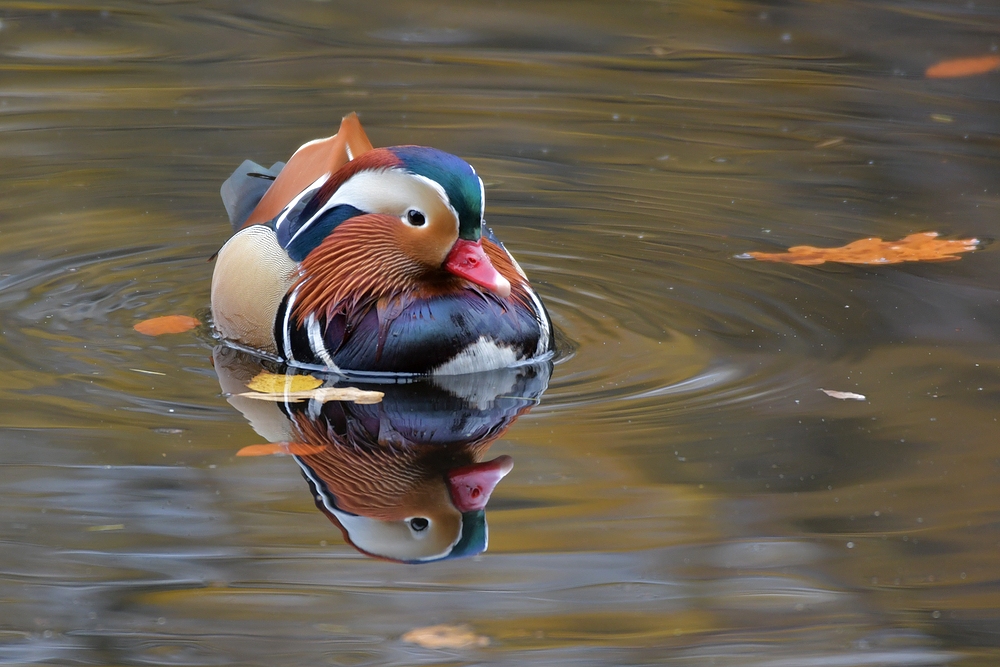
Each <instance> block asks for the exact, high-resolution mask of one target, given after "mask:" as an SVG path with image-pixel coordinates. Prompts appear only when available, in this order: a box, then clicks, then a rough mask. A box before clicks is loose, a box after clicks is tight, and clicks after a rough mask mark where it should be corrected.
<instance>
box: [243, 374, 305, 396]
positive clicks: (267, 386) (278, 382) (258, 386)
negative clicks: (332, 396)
mask: <svg viewBox="0 0 1000 667" xmlns="http://www.w3.org/2000/svg"><path fill="white" fill-rule="evenodd" d="M322 384H323V381H322V380H320V379H319V378H316V377H313V376H312V375H278V374H277V373H268V372H267V371H263V372H261V373H259V374H258V375H257V376H256V377H255V378H254V379H252V380H250V382H249V384H247V389H253V390H254V391H262V392H265V393H270V394H274V393H278V392H296V391H309V390H310V389H315V388H316V387H319V386H320V385H322Z"/></svg>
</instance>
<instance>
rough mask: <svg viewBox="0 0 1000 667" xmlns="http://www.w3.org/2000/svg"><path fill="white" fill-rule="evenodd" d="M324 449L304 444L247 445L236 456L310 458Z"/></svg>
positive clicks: (272, 443) (271, 443)
mask: <svg viewBox="0 0 1000 667" xmlns="http://www.w3.org/2000/svg"><path fill="white" fill-rule="evenodd" d="M324 449H326V447H321V446H319V445H310V444H309V443H306V442H270V443H267V444H264V445H247V446H246V447H244V448H243V449H241V450H240V451H238V452H236V456H273V455H275V454H294V455H295V456H312V455H314V454H319V453H320V452H322V451H323V450H324Z"/></svg>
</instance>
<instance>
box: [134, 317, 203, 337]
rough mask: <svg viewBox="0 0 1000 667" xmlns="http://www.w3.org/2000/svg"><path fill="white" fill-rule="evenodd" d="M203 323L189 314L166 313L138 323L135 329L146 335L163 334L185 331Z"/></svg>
mask: <svg viewBox="0 0 1000 667" xmlns="http://www.w3.org/2000/svg"><path fill="white" fill-rule="evenodd" d="M199 324H201V322H199V321H198V320H197V319H195V318H194V317H189V316H187V315H164V316H163V317H153V318H151V319H148V320H143V321H142V322H139V323H138V324H136V325H135V326H134V327H132V328H133V329H135V330H136V331H138V332H139V333H141V334H144V335H146V336H162V335H163V334H175V333H184V332H185V331H190V330H191V329H194V328H195V327H196V326H198V325H199Z"/></svg>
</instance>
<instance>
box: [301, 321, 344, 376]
mask: <svg viewBox="0 0 1000 667" xmlns="http://www.w3.org/2000/svg"><path fill="white" fill-rule="evenodd" d="M306 333H308V334H309V347H310V348H312V351H313V354H314V355H316V356H317V357H318V358H319V359H321V360H322V361H323V364H324V365H325V366H326V367H327V368H329V369H330V370H331V371H333V372H334V373H338V372H340V369H339V368H337V364H335V363H333V358H332V357H331V356H330V353H329V352H327V349H326V344H325V342H324V341H323V334H322V333H321V332H320V330H319V322H317V321H316V316H315V315H312V314H310V315H309V317H308V318H306Z"/></svg>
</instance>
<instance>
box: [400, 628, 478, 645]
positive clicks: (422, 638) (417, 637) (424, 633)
mask: <svg viewBox="0 0 1000 667" xmlns="http://www.w3.org/2000/svg"><path fill="white" fill-rule="evenodd" d="M402 639H403V641H404V642H407V643H410V644H417V645H418V646H423V647H424V648H474V647H478V646H489V644H490V640H489V637H484V636H482V635H477V634H476V633H474V632H473V631H472V629H471V628H470V627H469V626H467V625H431V626H428V627H426V628H414V629H413V630H410V631H409V632H407V633H406V634H405V635H403V637H402Z"/></svg>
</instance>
